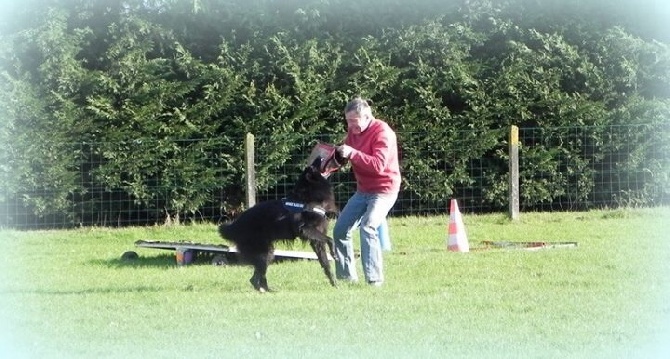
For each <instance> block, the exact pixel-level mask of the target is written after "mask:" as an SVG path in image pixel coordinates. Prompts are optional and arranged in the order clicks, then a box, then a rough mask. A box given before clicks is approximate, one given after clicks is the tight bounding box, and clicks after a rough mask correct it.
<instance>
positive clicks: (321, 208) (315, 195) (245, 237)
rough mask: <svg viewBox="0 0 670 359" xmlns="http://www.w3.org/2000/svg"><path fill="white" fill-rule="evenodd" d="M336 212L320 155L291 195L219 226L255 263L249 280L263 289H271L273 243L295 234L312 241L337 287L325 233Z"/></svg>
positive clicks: (333, 283) (331, 251)
mask: <svg viewBox="0 0 670 359" xmlns="http://www.w3.org/2000/svg"><path fill="white" fill-rule="evenodd" d="M336 211H337V207H336V205H335V195H334V194H333V189H332V186H331V185H330V182H329V181H328V180H327V179H326V178H324V177H323V176H322V175H321V158H317V159H316V160H314V162H313V163H312V164H311V165H310V166H308V167H306V168H305V169H304V171H303V172H302V173H301V174H300V176H299V177H298V181H297V182H296V184H295V187H294V188H293V191H292V193H291V195H290V196H289V197H288V198H286V199H283V200H274V201H266V202H261V203H258V204H256V205H255V206H253V207H251V208H249V209H248V210H246V211H244V212H242V214H241V215H240V216H239V217H238V218H236V219H235V220H234V221H233V222H232V223H230V224H222V225H220V226H219V233H220V234H221V236H222V237H223V238H225V239H227V240H229V241H231V242H233V243H235V246H236V247H237V250H238V252H239V253H240V255H241V256H242V259H243V260H246V261H247V262H249V263H250V264H251V265H253V266H254V274H253V276H252V277H251V279H250V280H249V281H250V282H251V284H252V285H253V286H254V288H256V290H258V291H260V292H265V291H269V290H270V289H269V288H268V281H267V278H266V273H267V269H268V266H269V265H270V262H272V259H273V258H274V242H275V241H277V240H285V241H291V240H295V239H296V237H299V238H300V239H302V240H303V241H308V242H309V244H310V246H311V247H312V249H313V250H314V252H315V253H316V256H317V258H318V260H319V263H320V264H321V267H322V268H323V271H324V272H325V274H326V276H327V277H328V280H329V281H330V284H332V285H333V286H335V285H336V284H335V278H334V277H333V273H332V272H331V269H330V262H329V261H328V252H327V249H326V248H328V249H329V250H330V253H331V254H332V253H333V240H332V238H330V237H329V236H328V235H326V232H327V230H328V217H327V214H328V213H334V212H336ZM326 246H328V247H326Z"/></svg>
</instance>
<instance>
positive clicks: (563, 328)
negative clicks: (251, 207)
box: [0, 208, 670, 359]
mask: <svg viewBox="0 0 670 359" xmlns="http://www.w3.org/2000/svg"><path fill="white" fill-rule="evenodd" d="M464 221H465V227H466V231H467V234H468V238H469V241H470V246H471V247H472V248H474V249H475V250H472V251H471V252H469V253H452V252H448V251H446V245H445V241H446V228H447V227H446V226H447V222H448V218H447V217H427V218H423V217H421V218H418V217H411V218H392V219H391V222H390V226H391V227H390V228H391V229H390V231H391V236H392V239H393V251H392V252H389V253H386V254H385V265H386V277H387V281H386V283H385V286H384V287H382V288H371V287H368V286H366V285H364V284H357V285H353V284H341V285H340V286H339V287H338V288H332V287H330V286H329V284H328V282H327V280H326V279H325V277H324V276H323V274H322V272H321V269H320V268H319V266H318V264H317V263H316V262H312V261H296V262H281V263H278V264H274V265H272V266H271V267H270V270H269V274H268V278H269V281H270V285H271V286H272V287H273V288H274V289H275V290H276V292H273V293H266V294H259V293H256V292H255V291H253V289H252V287H251V285H250V284H249V282H248V278H249V277H250V276H251V268H250V267H246V266H225V267H216V266H212V265H209V264H207V263H206V262H199V263H196V264H194V265H189V266H177V265H176V264H175V260H174V254H173V253H172V252H170V251H162V250H156V249H143V248H139V249H138V248H135V247H134V242H135V241H136V240H139V239H159V240H190V241H196V242H204V243H221V241H220V240H219V239H218V238H217V234H216V230H215V227H214V226H213V225H189V226H172V227H162V226H156V227H142V228H127V229H105V228H84V229H76V230H68V231H26V232H22V231H13V230H2V231H0V244H1V246H0V248H2V261H0V263H1V264H0V266H1V267H2V268H1V269H2V270H1V271H0V330H2V332H1V336H0V357H3V358H4V357H7V358H10V357H11V358H21V357H23V358H121V357H124V358H229V357H239V358H260V357H263V358H294V357H309V358H445V357H451V358H493V357H495V358H561V359H564V358H657V357H668V354H669V353H670V346H669V345H668V344H667V338H669V337H670V295H669V294H670V280H669V279H668V278H669V277H668V275H669V274H670V241H669V240H670V235H669V234H668V233H670V208H654V209H625V210H623V209H622V210H614V211H593V212H585V213H526V214H522V216H521V219H520V221H518V222H516V223H511V222H509V221H508V220H507V219H506V217H505V216H503V215H467V214H466V215H464ZM484 240H493V241H557V242H563V241H576V242H578V247H576V248H562V249H545V250H539V251H525V250H511V249H490V250H476V248H477V247H478V243H479V242H480V241H484ZM295 249H300V250H302V249H303V247H297V248H295ZM127 250H135V251H137V252H138V253H139V255H140V259H138V260H137V261H134V262H131V263H129V262H124V261H121V260H120V255H121V254H122V253H123V252H125V251H127ZM359 269H360V264H359Z"/></svg>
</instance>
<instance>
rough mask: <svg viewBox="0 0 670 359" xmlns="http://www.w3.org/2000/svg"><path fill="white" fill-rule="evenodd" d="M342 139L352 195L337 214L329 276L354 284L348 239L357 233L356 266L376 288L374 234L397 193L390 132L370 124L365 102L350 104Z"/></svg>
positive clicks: (378, 262)
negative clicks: (353, 183) (358, 252)
mask: <svg viewBox="0 0 670 359" xmlns="http://www.w3.org/2000/svg"><path fill="white" fill-rule="evenodd" d="M344 115H345V118H346V120H347V137H346V138H345V140H344V144H343V145H341V146H339V147H338V148H337V151H338V152H339V155H340V156H342V157H344V158H347V159H348V160H349V163H351V168H352V170H353V171H354V176H355V177H356V192H355V193H354V195H353V196H351V198H349V201H347V204H346V205H345V206H344V208H343V209H342V212H341V213H340V215H339V217H338V219H337V221H336V222H335V227H334V228H333V239H334V241H335V273H336V275H337V277H338V279H341V280H348V281H351V282H357V281H358V274H357V273H356V263H355V258H354V247H353V241H352V238H351V234H352V232H353V230H355V229H356V228H360V238H361V262H362V264H363V273H364V274H365V280H366V282H367V283H369V284H371V285H374V286H381V285H382V283H383V282H384V262H383V257H382V247H381V243H380V240H379V236H378V231H377V228H378V227H379V226H380V225H381V224H382V222H384V221H385V220H386V216H387V215H388V213H389V211H390V210H391V208H392V207H393V205H394V204H395V201H396V199H397V198H398V192H399V191H400V181H401V177H400V165H399V163H398V145H397V142H396V135H395V132H394V131H393V130H392V129H391V127H389V125H388V124H387V123H386V122H384V121H382V120H380V119H376V118H375V117H374V116H373V115H372V109H371V108H370V105H369V104H368V102H367V101H365V100H363V99H362V98H360V97H356V98H354V99H352V100H351V101H350V102H349V103H348V104H347V105H346V106H345V108H344Z"/></svg>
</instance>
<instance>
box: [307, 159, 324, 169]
mask: <svg viewBox="0 0 670 359" xmlns="http://www.w3.org/2000/svg"><path fill="white" fill-rule="evenodd" d="M321 161H322V160H321V156H316V158H315V159H314V161H312V163H311V164H310V165H309V166H310V167H311V168H313V169H315V170H317V171H319V172H321Z"/></svg>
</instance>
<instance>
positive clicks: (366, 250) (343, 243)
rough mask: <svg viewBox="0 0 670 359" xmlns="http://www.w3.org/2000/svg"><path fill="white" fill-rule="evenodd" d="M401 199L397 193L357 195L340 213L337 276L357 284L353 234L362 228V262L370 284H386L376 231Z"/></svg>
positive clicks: (336, 235) (335, 230)
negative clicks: (398, 199)
mask: <svg viewBox="0 0 670 359" xmlns="http://www.w3.org/2000/svg"><path fill="white" fill-rule="evenodd" d="M397 198H398V194H397V193H384V194H381V193H362V192H358V191H357V192H356V193H354V195H353V196H351V198H349V201H348V202H347V204H346V205H345V206H344V209H342V212H340V216H339V217H338V218H337V221H336V222H335V227H334V228H333V239H334V242H335V275H336V276H337V278H338V279H344V280H349V281H357V280H358V274H357V273H356V261H355V258H354V244H353V239H352V238H351V233H352V232H353V231H354V230H355V229H356V228H360V234H361V263H362V264H363V273H364V274H365V280H366V281H367V282H383V281H384V260H383V257H382V247H381V243H380V242H379V236H378V231H377V229H378V228H379V226H380V225H381V224H382V222H383V221H384V220H385V219H386V216H387V215H388V213H389V211H390V210H391V208H392V207H393V205H394V204H395V201H396V199H397Z"/></svg>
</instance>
